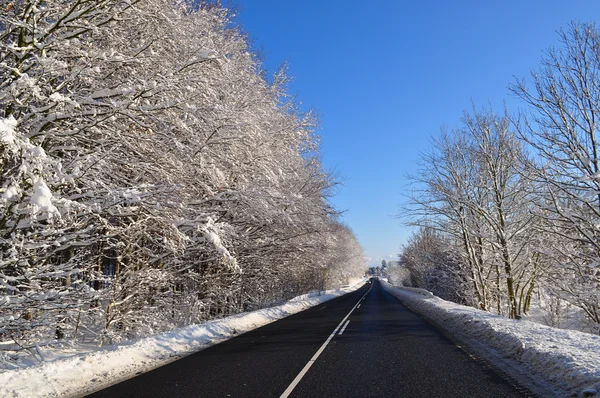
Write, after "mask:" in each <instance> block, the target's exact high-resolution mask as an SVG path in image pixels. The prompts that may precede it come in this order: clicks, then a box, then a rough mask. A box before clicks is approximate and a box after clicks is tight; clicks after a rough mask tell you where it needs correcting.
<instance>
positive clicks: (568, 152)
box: [395, 23, 600, 330]
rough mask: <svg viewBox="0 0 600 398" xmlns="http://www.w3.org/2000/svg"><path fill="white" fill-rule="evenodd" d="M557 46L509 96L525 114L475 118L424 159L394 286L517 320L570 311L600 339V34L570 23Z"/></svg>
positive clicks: (444, 136) (482, 112) (443, 137)
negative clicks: (540, 304)
mask: <svg viewBox="0 0 600 398" xmlns="http://www.w3.org/2000/svg"><path fill="white" fill-rule="evenodd" d="M560 41H561V45H560V46H559V47H557V48H550V49H549V50H548V51H547V52H545V53H544V54H545V55H544V57H543V59H542V62H541V66H540V67H539V69H538V70H537V71H534V72H532V74H531V77H530V78H529V79H527V80H523V81H517V82H516V83H514V84H512V85H511V86H510V90H511V92H512V94H514V95H516V96H517V97H518V98H520V99H521V100H522V101H523V103H524V104H525V107H524V110H523V111H522V112H521V113H520V114H517V115H510V114H509V113H508V112H507V111H504V112H502V113H495V112H494V111H493V110H492V109H490V108H483V109H477V108H476V107H474V109H473V110H472V111H471V112H467V113H465V114H464V116H463V118H462V119H461V123H460V124H459V125H457V126H456V128H452V129H448V130H443V131H442V132H441V134H440V135H439V136H438V137H437V138H436V139H435V140H434V143H433V148H432V149H431V150H430V151H429V152H428V153H426V154H424V155H423V156H422V158H421V163H420V166H419V171H418V173H417V174H416V175H414V176H413V182H414V183H415V185H414V189H413V191H412V193H411V194H410V200H409V204H408V205H407V206H406V208H405V209H404V211H403V213H402V216H403V217H408V223H409V224H410V225H413V226H417V227H419V229H418V230H417V232H416V233H415V234H414V235H413V237H412V238H411V239H410V240H409V242H408V244H407V245H406V246H405V248H404V251H403V253H402V254H401V263H402V264H403V265H404V266H405V269H406V270H407V271H408V272H406V271H405V272H404V273H402V272H397V274H396V275H395V277H396V279H397V282H400V281H401V280H402V279H404V282H405V283H411V284H413V285H416V286H420V287H424V288H428V289H431V290H433V291H434V293H436V294H439V295H441V296H442V297H446V298H449V299H451V300H454V301H457V302H461V303H466V304H470V305H473V306H476V307H478V308H481V309H483V310H487V311H493V312H496V313H499V314H502V315H505V316H508V317H511V318H520V317H521V316H522V315H523V314H527V313H528V311H529V310H530V308H531V305H532V302H533V301H534V300H537V299H538V298H539V297H542V298H543V299H544V300H546V303H545V304H546V306H547V307H548V306H550V307H553V308H554V310H555V312H556V313H555V314H554V315H557V312H558V311H559V309H560V304H561V302H562V303H570V304H571V305H574V306H576V307H578V308H580V309H581V310H582V311H583V312H584V313H585V316H586V319H587V322H588V328H587V330H598V328H599V327H600V155H599V151H600V145H599V141H598V140H599V138H600V137H599V136H598V134H599V133H600V130H599V127H600V126H599V123H600V37H599V31H598V28H597V27H596V26H595V25H593V24H579V23H573V24H571V25H570V26H569V28H568V29H567V30H566V31H560ZM397 271H398V270H397Z"/></svg>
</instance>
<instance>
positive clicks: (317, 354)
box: [279, 284, 373, 398]
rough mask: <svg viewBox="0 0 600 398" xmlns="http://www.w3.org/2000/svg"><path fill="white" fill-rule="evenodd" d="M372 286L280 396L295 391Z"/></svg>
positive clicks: (283, 397) (284, 397)
mask: <svg viewBox="0 0 600 398" xmlns="http://www.w3.org/2000/svg"><path fill="white" fill-rule="evenodd" d="M372 288H373V284H371V287H369V290H367V292H366V293H365V294H364V295H363V296H362V297H361V298H360V300H358V302H357V303H356V304H354V307H352V309H351V310H350V312H349V313H348V315H346V316H345V317H344V319H342V321H341V322H340V324H339V325H337V327H336V328H335V330H334V331H333V332H332V333H331V334H330V335H329V337H328V338H327V340H325V342H324V343H323V345H322V346H321V348H319V350H318V351H317V352H316V353H315V355H313V357H312V358H311V359H310V361H308V363H307V364H306V365H304V368H302V370H301V371H300V373H298V376H296V378H295V379H294V381H292V384H290V385H289V386H288V388H286V389H285V391H284V392H283V394H281V396H280V397H279V398H287V397H289V396H290V394H291V393H292V391H294V388H296V386H297V385H298V383H300V380H302V378H303V377H304V375H305V374H306V372H308V369H310V367H311V366H312V365H313V363H315V361H316V360H317V358H318V357H319V355H321V353H322V352H323V350H325V347H327V344H329V342H330V341H331V339H332V338H333V336H335V334H336V333H337V331H338V330H339V329H340V326H342V324H343V323H344V322H346V319H348V317H349V316H350V314H352V311H354V310H355V309H356V307H357V306H359V305H360V301H361V300H362V299H364V298H365V296H366V295H367V294H369V292H370V291H371V289H372Z"/></svg>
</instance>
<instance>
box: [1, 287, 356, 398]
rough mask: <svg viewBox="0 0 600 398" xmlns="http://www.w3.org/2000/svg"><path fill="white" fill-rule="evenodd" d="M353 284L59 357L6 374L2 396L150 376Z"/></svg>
mask: <svg viewBox="0 0 600 398" xmlns="http://www.w3.org/2000/svg"><path fill="white" fill-rule="evenodd" d="M365 281H366V279H362V280H360V281H358V282H356V283H354V284H352V285H351V286H348V287H344V288H341V289H336V290H328V291H325V292H322V293H320V292H316V293H309V294H305V295H302V296H298V297H295V298H293V299H291V300H289V301H287V302H286V303H285V304H282V305H279V306H276V307H271V308H264V309H262V310H258V311H253V312H246V313H242V314H237V315H234V316H230V317H227V318H223V319H218V320H214V321H211V322H207V323H204V324H201V325H191V326H187V327H185V328H181V329H177V330H174V331H171V332H168V333H163V334H160V335H156V336H152V337H147V338H143V339H139V340H137V341H133V342H128V343H123V344H118V345H114V346H107V347H103V348H101V349H98V350H95V351H93V352H86V353H70V354H69V353H64V356H62V357H61V355H60V353H53V354H54V356H55V357H58V358H57V359H55V360H52V361H47V362H43V363H41V364H39V365H36V366H31V367H28V368H20V369H13V370H8V371H5V372H3V373H0V397H5V398H8V397H58V396H60V397H63V396H80V395H83V394H87V393H91V392H93V391H97V390H99V389H102V388H105V387H107V386H109V385H111V384H114V383H117V382H119V381H122V380H125V379H128V378H130V377H133V376H135V375H136V374H140V373H143V372H147V371H149V370H151V369H154V368H157V367H159V366H162V365H164V364H166V363H169V362H172V361H174V360H176V359H179V358H181V357H183V356H186V355H189V354H191V353H194V352H197V351H200V350H202V349H205V348H207V347H209V346H211V345H214V344H217V343H220V342H222V341H225V340H228V339H230V338H232V337H234V336H236V335H239V334H241V333H245V332H248V331H250V330H253V329H256V328H258V327H261V326H263V325H266V324H268V323H271V322H274V321H276V320H279V319H282V318H285V317H287V316H289V315H292V314H295V313H298V312H301V311H304V310H306V309H308V308H310V307H314V306H316V305H319V304H321V303H323V302H325V301H328V300H331V299H333V298H336V297H339V296H342V295H344V294H347V293H350V292H352V291H355V290H357V289H358V288H360V287H361V286H362V285H363V284H364V283H365Z"/></svg>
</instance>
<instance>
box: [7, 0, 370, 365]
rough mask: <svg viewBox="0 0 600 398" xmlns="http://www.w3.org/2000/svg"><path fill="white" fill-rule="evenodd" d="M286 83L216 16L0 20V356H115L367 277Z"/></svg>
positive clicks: (31, 1) (22, 3)
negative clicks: (132, 346) (126, 345)
mask: <svg viewBox="0 0 600 398" xmlns="http://www.w3.org/2000/svg"><path fill="white" fill-rule="evenodd" d="M289 81H290V77H289V76H287V74H286V68H285V66H284V67H282V68H281V69H280V70H278V71H275V72H274V73H272V72H269V71H266V70H265V69H263V67H262V64H261V59H260V57H259V56H258V55H257V53H256V52H255V51H254V50H253V48H252V45H251V43H250V42H249V40H248V38H247V35H246V34H245V33H244V32H243V30H242V29H241V28H240V27H238V26H236V24H235V20H234V15H233V12H232V11H231V10H229V9H227V8H225V7H223V6H221V5H220V3H219V2H208V1H207V2H197V1H193V2H191V1H185V0H175V1H173V0H169V1H166V0H143V1H141V0H100V1H98V0H93V1H92V0H65V1H54V0H48V1H38V0H14V1H0V341H2V342H10V343H11V344H12V347H13V349H14V348H15V347H17V349H22V350H31V351H32V352H35V348H36V347H40V346H42V345H50V344H61V343H64V342H81V341H85V342H86V343H95V344H97V345H103V344H112V343H116V342H120V341H123V340H127V339H132V338H136V337H140V336H146V335H149V334H153V333H158V332H161V331H165V330H171V329H173V328H176V327H181V326H185V325H189V324H193V323H199V322H203V321H206V320H209V319H213V318H217V317H223V316H227V315H230V314H235V313H239V312H242V311H249V310H253V309H257V308H262V307H264V306H268V305H272V304H273V303H277V302H281V301H282V300H286V299H289V298H291V297H294V296H297V295H299V294H303V293H306V292H308V291H314V290H323V289H329V288H336V287H339V286H341V285H344V284H347V283H349V281H350V280H352V279H353V278H359V277H362V276H364V274H365V270H366V261H365V258H364V256H363V252H362V248H361V246H360V245H359V243H358V241H357V239H356V238H355V236H354V234H353V232H352V231H351V230H350V229H349V228H348V227H347V226H345V225H344V224H342V223H341V222H340V219H339V211H338V210H337V209H335V208H333V206H332V205H331V204H330V201H329V199H330V197H331V196H332V195H333V194H335V190H336V187H337V185H338V184H339V181H337V180H336V178H335V177H334V176H333V175H332V174H331V173H330V172H328V171H327V170H325V168H324V167H323V165H322V163H321V160H320V154H319V136H318V134H317V133H316V128H317V125H318V124H317V118H316V117H315V115H314V113H313V112H312V111H306V110H304V109H301V106H300V105H299V103H298V101H297V100H296V98H295V97H294V96H293V95H291V94H290V92H289V89H288V83H289ZM0 357H1V355H0Z"/></svg>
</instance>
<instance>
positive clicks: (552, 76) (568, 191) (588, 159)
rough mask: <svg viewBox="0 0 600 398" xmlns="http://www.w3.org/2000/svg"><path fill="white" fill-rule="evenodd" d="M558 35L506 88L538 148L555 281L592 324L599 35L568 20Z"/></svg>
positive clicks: (598, 278)
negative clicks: (522, 77) (535, 65)
mask: <svg viewBox="0 0 600 398" xmlns="http://www.w3.org/2000/svg"><path fill="white" fill-rule="evenodd" d="M559 37H560V41H561V46H560V47H559V48H551V49H549V50H548V51H547V52H546V54H545V56H544V57H543V59H542V62H541V67H540V69H539V70H538V71H536V72H533V73H532V75H531V83H530V84H528V83H527V82H526V81H518V82H517V83H516V84H514V85H513V86H512V87H511V90H512V91H513V92H514V93H515V94H516V95H517V96H519V97H520V98H521V99H522V100H523V101H524V102H525V103H526V104H528V105H529V106H530V109H531V114H530V118H529V119H528V120H526V121H525V123H523V128H522V131H521V133H522V137H523V138H524V140H526V142H527V143H528V144H529V145H530V146H531V147H533V148H535V150H536V151H537V153H538V155H539V162H538V165H537V167H536V168H534V170H535V172H536V177H537V180H538V181H540V182H542V183H543V184H544V192H543V194H544V199H545V201H544V202H543V204H542V206H541V207H540V213H541V214H543V216H544V217H545V219H546V221H547V222H546V223H545V224H544V228H543V232H544V233H550V234H552V235H554V236H555V237H557V240H556V243H557V244H555V245H554V246H553V247H552V249H553V250H549V252H552V256H553V257H554V258H556V268H554V270H555V275H554V284H555V287H556V288H558V289H559V290H561V291H562V295H563V296H564V297H565V298H567V299H568V300H569V301H571V302H572V303H573V304H576V305H578V306H579V307H580V308H582V309H583V310H584V311H585V313H586V314H587V316H588V317H589V319H590V320H592V321H593V322H595V323H596V325H600V272H599V271H598V262H599V259H600V256H599V253H600V229H599V225H600V158H599V154H598V150H599V145H598V144H599V142H598V127H599V126H598V122H599V120H600V119H599V117H600V36H599V32H598V28H597V27H596V25H594V24H588V23H572V24H571V25H570V26H569V27H568V29H567V30H561V31H559ZM549 249H550V248H549Z"/></svg>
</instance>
